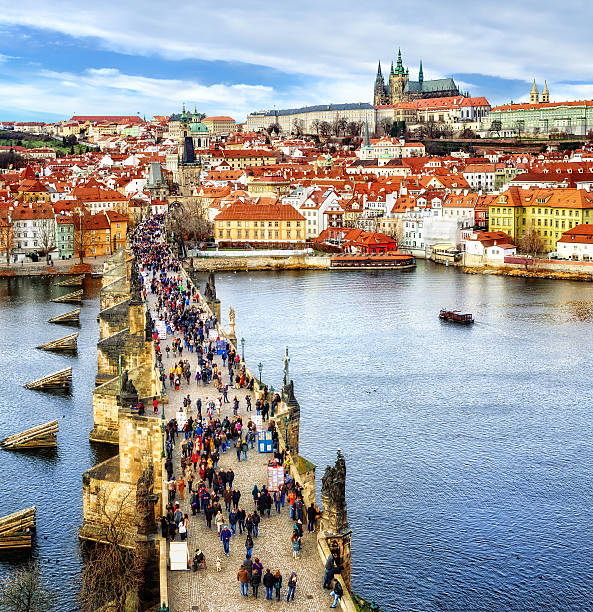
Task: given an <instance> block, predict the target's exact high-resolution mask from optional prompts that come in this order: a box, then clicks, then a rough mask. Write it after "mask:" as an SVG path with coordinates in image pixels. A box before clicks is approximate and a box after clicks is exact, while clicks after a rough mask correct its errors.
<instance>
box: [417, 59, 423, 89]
mask: <svg viewBox="0 0 593 612" xmlns="http://www.w3.org/2000/svg"><path fill="white" fill-rule="evenodd" d="M418 82H419V83H423V82H424V71H423V70H422V60H420V71H419V72H418Z"/></svg>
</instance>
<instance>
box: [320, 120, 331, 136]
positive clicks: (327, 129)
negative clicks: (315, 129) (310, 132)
mask: <svg viewBox="0 0 593 612" xmlns="http://www.w3.org/2000/svg"><path fill="white" fill-rule="evenodd" d="M331 132H332V126H331V125H330V124H329V123H328V122H327V121H322V122H321V123H320V124H319V133H320V134H321V135H322V136H325V137H326V138H327V137H328V136H329V135H330V134H331Z"/></svg>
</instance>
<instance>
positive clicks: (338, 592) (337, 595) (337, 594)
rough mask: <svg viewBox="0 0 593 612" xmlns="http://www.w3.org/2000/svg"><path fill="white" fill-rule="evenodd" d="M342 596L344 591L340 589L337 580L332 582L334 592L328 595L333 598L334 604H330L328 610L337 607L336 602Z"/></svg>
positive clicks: (340, 586)
mask: <svg viewBox="0 0 593 612" xmlns="http://www.w3.org/2000/svg"><path fill="white" fill-rule="evenodd" d="M343 594H344V590H343V589H342V585H341V584H340V582H339V581H338V580H337V579H336V580H334V590H333V591H332V592H331V593H330V595H331V596H332V597H333V598H334V602H333V603H332V605H331V606H330V608H336V607H337V605H338V601H340V599H341V597H342V595H343Z"/></svg>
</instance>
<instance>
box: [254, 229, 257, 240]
mask: <svg viewBox="0 0 593 612" xmlns="http://www.w3.org/2000/svg"><path fill="white" fill-rule="evenodd" d="M253 237H254V238H257V230H255V231H254V232H253Z"/></svg>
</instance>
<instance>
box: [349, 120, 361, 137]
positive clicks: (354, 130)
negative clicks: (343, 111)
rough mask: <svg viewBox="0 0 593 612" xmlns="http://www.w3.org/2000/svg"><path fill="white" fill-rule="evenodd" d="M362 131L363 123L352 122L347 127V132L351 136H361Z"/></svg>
mask: <svg viewBox="0 0 593 612" xmlns="http://www.w3.org/2000/svg"><path fill="white" fill-rule="evenodd" d="M361 130H362V121H350V122H349V123H348V125H347V126H346V131H347V132H348V134H350V136H352V137H354V136H360V131H361Z"/></svg>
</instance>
